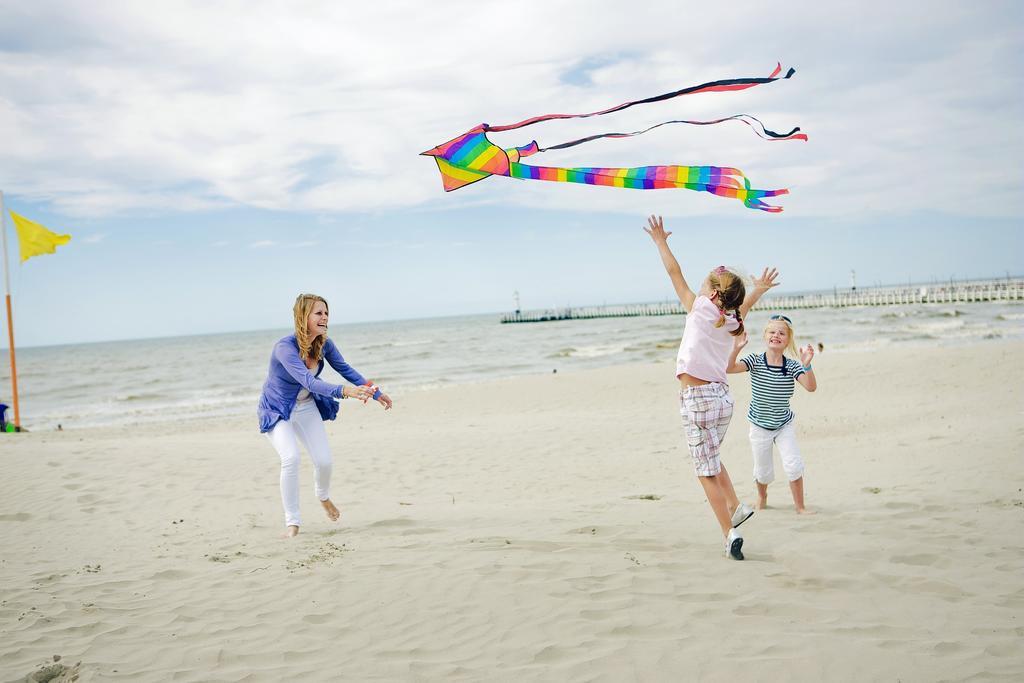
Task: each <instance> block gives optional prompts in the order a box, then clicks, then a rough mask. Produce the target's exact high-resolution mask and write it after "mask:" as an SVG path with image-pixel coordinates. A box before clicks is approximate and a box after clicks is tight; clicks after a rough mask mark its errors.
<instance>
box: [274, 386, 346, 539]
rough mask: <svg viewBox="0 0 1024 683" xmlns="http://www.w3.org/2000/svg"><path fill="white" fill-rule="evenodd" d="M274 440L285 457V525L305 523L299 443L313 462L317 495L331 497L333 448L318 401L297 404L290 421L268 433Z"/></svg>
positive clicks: (280, 423)
mask: <svg viewBox="0 0 1024 683" xmlns="http://www.w3.org/2000/svg"><path fill="white" fill-rule="evenodd" d="M267 437H268V438H269V439H270V443H272V444H274V449H275V450H277V454H278V455H279V456H281V503H282V504H283V505H284V523H285V526H301V525H302V517H301V516H300V515H299V443H298V441H299V440H301V441H302V445H303V446H305V447H306V452H307V453H309V457H310V459H311V460H312V461H313V483H314V485H315V487H316V497H317V498H318V499H320V500H327V499H328V498H330V488H331V468H332V467H333V464H332V462H331V449H330V446H328V445H327V430H325V429H324V422H323V418H321V417H320V411H319V410H317V407H316V404H315V403H314V402H313V401H312V400H310V401H302V402H300V403H296V404H295V409H294V410H292V416H291V418H290V419H288V420H279V421H278V423H277V424H276V425H274V428H273V429H271V430H270V431H269V432H268V433H267ZM296 437H297V438H296Z"/></svg>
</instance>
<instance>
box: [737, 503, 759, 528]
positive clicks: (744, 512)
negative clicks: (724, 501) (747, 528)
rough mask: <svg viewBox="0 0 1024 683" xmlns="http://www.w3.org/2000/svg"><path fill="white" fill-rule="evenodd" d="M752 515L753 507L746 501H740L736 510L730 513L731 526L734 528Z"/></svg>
mask: <svg viewBox="0 0 1024 683" xmlns="http://www.w3.org/2000/svg"><path fill="white" fill-rule="evenodd" d="M753 516H754V508H752V507H750V506H749V505H747V504H746V503H740V505H739V507H738V508H736V512H734V513H732V528H733V529H735V528H736V527H738V526H739V525H740V524H743V522H745V521H747V520H748V519H750V518H751V517H753Z"/></svg>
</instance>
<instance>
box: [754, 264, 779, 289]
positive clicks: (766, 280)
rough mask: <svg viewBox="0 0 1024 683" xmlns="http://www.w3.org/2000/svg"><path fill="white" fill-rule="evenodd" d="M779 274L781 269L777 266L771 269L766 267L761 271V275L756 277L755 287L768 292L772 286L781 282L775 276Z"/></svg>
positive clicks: (776, 285)
mask: <svg viewBox="0 0 1024 683" xmlns="http://www.w3.org/2000/svg"><path fill="white" fill-rule="evenodd" d="M778 276H779V271H778V270H776V269H775V268H772V269H771V270H769V269H767V268H765V269H764V272H763V273H761V277H755V278H754V288H755V289H760V290H761V291H763V292H767V291H768V290H769V289H771V288H772V287H778V286H779V285H780V284H782V283H780V282H776V281H775V278H777V277H778Z"/></svg>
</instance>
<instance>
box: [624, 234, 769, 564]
mask: <svg viewBox="0 0 1024 683" xmlns="http://www.w3.org/2000/svg"><path fill="white" fill-rule="evenodd" d="M647 224H648V226H649V227H647V228H644V231H645V232H647V234H648V235H650V236H651V239H652V240H654V243H655V244H656V245H657V247H658V252H659V253H660V254H661V261H662V263H663V264H664V265H665V270H667V271H668V275H669V278H670V279H671V280H672V285H673V286H674V287H675V290H676V294H677V295H678V296H679V302H680V303H681V304H682V305H683V308H684V309H686V312H687V315H686V327H685V329H684V330H683V339H682V341H681V342H680V344H679V355H678V356H677V358H676V377H677V378H678V379H679V382H680V385H681V387H680V392H679V399H680V408H679V413H680V415H682V418H683V426H684V429H685V432H686V443H687V445H688V446H689V449H690V455H691V456H692V457H693V466H694V469H695V470H696V472H697V478H698V480H699V481H700V483H701V486H703V487H704V493H705V495H706V496H707V498H708V503H710V504H711V509H712V510H713V511H714V513H715V518H716V519H717V520H718V524H719V526H720V527H721V528H722V535H723V536H724V537H725V552H726V556H730V557H732V558H733V559H736V560H742V559H743V552H742V548H743V537H742V536H741V535H740V532H739V531H738V530H737V529H736V527H738V526H739V525H740V524H742V523H743V522H745V521H746V520H747V519H749V518H750V516H751V515H752V514H754V511H753V510H752V509H751V508H750V506H748V505H746V504H745V503H740V501H739V499H738V498H737V497H736V491H735V489H734V488H733V485H732V479H730V477H729V472H728V471H727V470H726V469H725V465H723V464H722V462H721V458H720V449H721V444H722V439H723V438H724V437H725V431H726V429H727V428H728V427H729V420H730V419H731V418H732V406H733V402H732V397H731V396H730V395H729V385H728V384H727V383H726V373H725V371H726V368H727V367H728V365H729V353H730V351H731V350H732V348H733V342H732V337H735V336H737V335H740V334H742V333H743V318H744V317H745V316H746V315H747V311H749V310H750V307H751V306H753V305H754V304H755V303H756V302H757V300H758V299H760V298H761V296H762V295H763V294H764V293H765V292H767V291H768V290H769V289H771V288H772V287H775V286H776V284H777V283H776V282H775V278H776V277H777V276H778V272H777V271H776V270H775V269H774V268H773V269H772V270H771V272H769V271H768V269H767V268H765V269H764V273H763V274H762V275H761V278H760V279H755V280H754V290H753V291H752V292H750V293H749V294H747V292H746V287H744V285H743V279H742V278H741V277H740V276H739V275H737V274H735V273H733V272H732V271H730V270H729V269H727V268H726V267H725V266H719V267H718V268H715V269H714V270H713V271H711V272H710V273H709V274H708V276H707V277H706V278H704V281H703V282H702V283H701V287H700V291H699V292H697V293H696V294H695V293H694V292H693V290H691V289H690V287H689V286H688V285H687V284H686V280H685V279H684V278H683V273H682V270H681V269H680V268H679V263H678V262H677V261H676V258H675V256H673V255H672V250H671V249H669V247H668V237H669V235H671V234H672V233H671V232H666V231H665V227H664V224H663V223H662V220H661V216H651V217H650V218H648V219H647ZM730 335H731V336H730Z"/></svg>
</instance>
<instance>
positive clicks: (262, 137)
mask: <svg viewBox="0 0 1024 683" xmlns="http://www.w3.org/2000/svg"><path fill="white" fill-rule="evenodd" d="M679 7H680V6H679V5H678V3H675V2H670V1H667V0H665V1H662V2H651V3H645V4H644V5H643V6H642V7H640V6H635V5H626V4H623V3H613V2H607V3H596V4H595V3H589V2H588V3H584V2H582V1H580V2H566V1H561V2H557V1H556V2H544V3H543V4H541V3H514V4H513V3H506V4H504V5H500V6H499V5H493V4H484V3H475V2H446V3H444V6H443V8H441V7H440V6H438V5H436V4H433V5H424V4H422V3H414V2H405V3H388V4H387V5H386V6H382V5H379V4H378V5H377V6H355V5H352V4H350V3H344V4H343V3H320V4H316V3H314V4H311V5H303V10H302V11H295V10H294V9H292V8H290V7H286V6H283V5H279V4H276V3H245V4H244V5H242V4H236V3H226V4H219V5H211V4H207V3H194V4H184V5H181V4H163V3H156V4H154V3H145V4H138V3H130V2H107V3H90V4H89V5H88V6H85V5H80V4H77V3H70V2H68V3H46V2H42V3H32V4H31V5H25V6H24V7H22V8H18V9H17V10H14V9H10V10H5V13H6V14H9V15H10V16H6V17H5V22H4V27H0V46H5V45H6V46H9V47H8V48H6V51H4V50H5V48H3V47H0V93H3V96H2V97H0V129H2V130H4V131H5V144H4V154H3V156H2V157H0V177H3V178H8V179H11V180H10V181H5V182H9V184H8V186H7V187H5V188H4V189H5V190H7V191H9V192H12V193H17V194H20V195H24V196H27V197H30V198H33V199H37V200H45V201H50V202H52V203H53V204H54V205H55V206H56V207H57V208H59V209H60V210H62V211H65V212H69V213H72V214H79V215H104V214H109V213H115V212H123V211H127V210H138V209H144V210H153V211H201V210H207V209H214V208H223V207H229V206H249V207H260V208H269V209H279V210H293V211H310V212H343V211H375V210H387V209H396V208H401V207H409V206H420V207H423V208H425V209H428V210H433V209H446V208H451V207H455V206H467V205H471V204H480V203H484V204H494V205H500V206H530V207H542V208H552V209H580V210H588V211H593V210H609V211H616V212H624V213H636V212H639V213H643V212H645V211H650V210H653V211H660V212H662V213H665V214H668V215H672V214H680V213H686V214H688V215H694V214H698V215H700V214H703V215H711V214H713V215H730V216H734V217H738V214H743V213H747V214H753V213H754V212H749V211H746V210H744V209H740V208H738V207H737V206H735V203H734V202H731V201H726V200H722V199H718V198H712V197H696V196H693V195H692V193H689V192H671V191H663V192H655V193H649V192H629V191H623V190H609V189H605V188H581V187H569V186H565V185H561V184H558V185H555V184H548V183H540V182H517V181H513V180H510V179H506V178H492V179H488V180H486V181H485V182H482V183H479V184H477V185H474V186H472V187H469V188H464V189H462V190H459V191H457V192H455V193H452V194H448V195H445V194H444V193H443V192H442V191H441V182H440V179H439V178H438V176H437V171H436V168H435V167H434V164H433V162H432V161H431V160H429V159H427V158H424V157H420V156H417V155H418V153H419V152H421V151H423V150H425V149H427V148H429V147H432V146H433V145H436V144H438V143H440V142H443V141H445V140H447V139H450V138H451V137H454V136H455V135H457V134H459V133H461V132H463V131H465V130H466V129H468V128H470V127H471V126H473V125H475V124H477V123H479V122H481V121H487V122H489V123H493V124H500V123H510V122H513V121H517V120H520V119H522V118H526V117H528V116H532V115H536V114H542V113H549V112H552V111H572V112H581V111H589V110H595V109H600V108H604V107H607V106H609V105H613V104H616V103H618V102H621V101H625V100H628V99H634V98H636V97H643V96H648V95H653V94H657V93H661V92H665V91H667V90H671V89H674V88H678V87H682V86H687V85H692V84H695V83H699V82H702V81H705V80H712V79H716V78H727V77H734V76H747V75H762V74H766V73H767V71H768V70H770V69H771V67H772V66H774V60H775V59H777V58H782V59H787V60H790V61H789V62H788V64H791V65H793V66H795V67H797V69H798V73H797V75H796V77H795V78H794V79H792V80H791V81H788V82H782V83H776V84H773V85H771V86H767V87H764V88H756V89H754V90H751V91H747V92H743V93H730V94H722V95H705V96H699V97H693V98H684V99H681V100H676V101H673V102H667V103H661V104H657V105H651V106H648V107H636V108H633V109H630V110H628V111H626V112H621V113H619V114H616V115H613V116H609V117H602V118H600V119H586V120H577V121H562V122H553V123H547V124H541V125H537V126H532V127H529V128H526V129H522V130H519V131H515V132H511V133H505V134H501V135H495V136H493V137H494V139H495V141H497V142H499V144H501V143H508V144H522V143H525V142H528V141H529V140H530V139H533V138H535V137H536V138H537V139H538V140H540V141H541V142H542V144H551V143H558V142H562V141H564V140H568V139H572V138H574V137H579V136H582V135H586V134H590V133H594V132H600V131H606V130H636V129H638V128H641V127H644V126H647V125H650V124H651V123H655V122H657V121H659V120H665V119H669V118H676V117H680V116H682V117H685V118H700V117H705V116H717V115H722V114H732V113H739V112H748V113H751V114H753V115H755V116H758V117H759V118H761V119H762V120H763V121H765V123H766V124H767V125H768V126H769V127H772V128H775V129H785V128H788V127H789V126H792V125H801V126H802V127H803V128H804V129H805V130H806V131H807V132H808V133H809V135H810V136H811V141H810V142H809V143H806V144H802V143H795V142H790V143H768V142H764V141H761V140H758V139H757V138H755V137H754V136H753V135H752V134H751V133H750V132H749V131H748V130H747V129H746V128H745V127H744V126H742V125H741V124H724V125H722V126H718V127H715V128H710V129H704V128H702V129H699V130H694V129H692V128H691V129H687V128H686V127H678V128H668V127H666V128H662V129H659V130H658V131H657V132H653V133H650V134H648V135H646V136H643V137H641V138H632V139H629V140H608V141H600V142H594V143H592V144H589V145H584V146H582V147H579V148H574V149H572V150H566V151H564V152H551V153H548V154H544V155H540V156H538V157H534V159H535V160H536V161H534V160H531V161H532V162H533V163H536V164H540V165H560V166H561V165H565V166H571V165H604V166H613V165H641V164H693V165H702V164H716V165H730V166H736V167H738V168H741V169H743V170H744V171H745V172H746V173H747V175H748V176H749V177H750V179H751V182H752V183H753V184H754V186H755V187H762V188H775V187H787V186H788V187H790V189H791V190H792V192H793V194H792V195H790V196H789V197H785V198H782V199H780V200H779V201H778V203H779V204H782V205H784V206H786V207H787V210H788V211H790V212H795V213H798V214H803V215H821V216H826V215H842V214H846V213H852V212H878V213H893V212H905V211H913V210H921V209H930V210H938V211H949V212H961V213H969V214H982V215H993V216H1000V215H1015V214H1016V206H1017V204H1018V203H1019V201H1020V199H1021V189H1020V188H1021V183H1020V180H1021V178H1020V171H1019V169H1020V163H1019V159H1020V157H1021V155H1022V153H1024V140H1022V137H1021V135H1020V133H1018V132H1017V129H1016V127H1015V122H1016V121H1017V120H1019V118H1020V116H1021V114H1022V113H1024V111H1022V109H1024V107H1022V104H1021V95H1020V92H1021V86H1022V85H1024V83H1022V80H1024V79H1022V75H1021V71H1020V70H1019V69H1015V68H1014V67H1013V66H1012V64H1013V63H1014V61H1013V60H1014V59H1015V58H1016V57H1017V56H1018V55H1019V52H1020V46H1021V37H1020V32H1019V31H1018V30H1017V29H1016V28H1015V26H1017V25H1019V24H1020V22H1019V19H1020V18H1021V16H1020V15H1021V10H1020V9H1019V8H1018V6H1017V5H1015V4H1011V3H984V4H979V5H975V6H969V5H964V4H962V3H955V2H942V3H935V4H934V5H933V6H930V7H931V9H930V11H929V12H921V11H920V10H919V8H917V7H915V6H913V5H908V6H906V7H902V6H900V5H898V4H897V5H894V4H893V3H885V4H882V3H880V2H874V3H871V2H868V3H864V2H853V1H850V2H837V3H828V5H827V8H826V7H820V6H819V5H817V4H815V3H810V2H807V3H795V4H790V5H787V6H785V7H783V8H781V9H780V16H779V17H778V18H777V19H774V18H772V17H771V16H765V15H764V14H763V12H762V11H761V8H762V5H759V4H754V3H750V4H747V5H743V4H742V3H740V4H739V5H737V4H736V3H733V4H729V5H723V6H722V7H721V8H720V9H716V8H712V7H709V6H707V5H701V6H699V7H698V6H691V7H690V8H689V9H688V11H686V12H681V11H680V9H679ZM883 8H884V15H885V21H884V22H883V21H878V20H877V19H876V18H877V16H878V12H879V11H880V10H882V9H883ZM755 9H756V11H755ZM737 17H748V18H749V19H750V20H749V21H743V22H739V23H738V22H737V21H736V18H737ZM1012 17H1016V19H1017V20H1016V21H1015V20H1013V19H1012ZM755 18H756V20H755ZM588 65H592V68H589V69H587V68H586V67H587V66H588ZM567 75H575V77H574V78H567ZM567 81H569V82H567ZM652 195H653V196H652ZM681 195H682V196H681ZM738 219H741V220H756V219H757V217H756V216H747V217H738Z"/></svg>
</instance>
